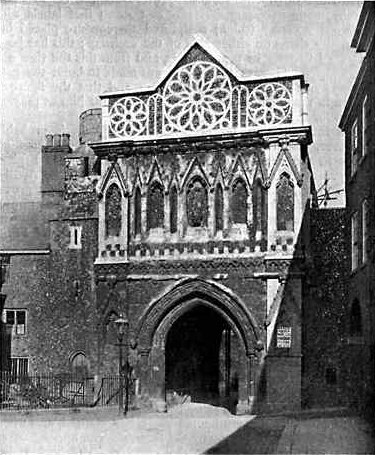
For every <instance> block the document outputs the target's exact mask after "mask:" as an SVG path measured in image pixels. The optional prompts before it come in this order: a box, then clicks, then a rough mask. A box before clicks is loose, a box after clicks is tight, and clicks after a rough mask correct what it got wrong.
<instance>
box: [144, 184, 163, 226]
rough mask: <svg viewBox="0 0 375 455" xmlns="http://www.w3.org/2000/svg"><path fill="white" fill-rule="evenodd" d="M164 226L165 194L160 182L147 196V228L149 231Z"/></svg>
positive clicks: (151, 188)
mask: <svg viewBox="0 0 375 455" xmlns="http://www.w3.org/2000/svg"><path fill="white" fill-rule="evenodd" d="M163 226H164V194H163V187H162V186H161V184H160V183H159V182H154V183H153V184H152V185H151V186H150V188H149V190H148V194H147V227H148V229H154V228H162V227H163Z"/></svg>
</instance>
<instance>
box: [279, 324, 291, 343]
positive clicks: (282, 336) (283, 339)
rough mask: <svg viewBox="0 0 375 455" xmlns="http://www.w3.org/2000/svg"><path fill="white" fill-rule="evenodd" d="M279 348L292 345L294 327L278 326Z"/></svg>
mask: <svg viewBox="0 0 375 455" xmlns="http://www.w3.org/2000/svg"><path fill="white" fill-rule="evenodd" d="M276 346H277V347H278V348H290V347H291V346H292V328H291V327H278V328H277V344H276Z"/></svg>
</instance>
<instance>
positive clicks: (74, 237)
mask: <svg viewBox="0 0 375 455" xmlns="http://www.w3.org/2000/svg"><path fill="white" fill-rule="evenodd" d="M69 229H70V242H69V246H68V247H69V248H70V249H80V248H82V244H81V236H82V226H69Z"/></svg>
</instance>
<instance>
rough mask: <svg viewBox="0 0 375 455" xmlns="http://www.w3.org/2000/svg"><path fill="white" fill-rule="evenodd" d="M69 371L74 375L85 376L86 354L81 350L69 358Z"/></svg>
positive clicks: (87, 371)
mask: <svg viewBox="0 0 375 455" xmlns="http://www.w3.org/2000/svg"><path fill="white" fill-rule="evenodd" d="M70 365H71V371H72V373H73V374H74V375H75V376H81V377H87V376H88V373H89V368H88V362H87V359H86V355H85V354H84V353H83V352H77V353H76V354H74V355H73V356H72V357H71V360H70Z"/></svg>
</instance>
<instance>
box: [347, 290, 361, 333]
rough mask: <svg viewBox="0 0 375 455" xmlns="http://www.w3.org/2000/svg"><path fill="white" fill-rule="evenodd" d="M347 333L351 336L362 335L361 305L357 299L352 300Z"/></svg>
mask: <svg viewBox="0 0 375 455" xmlns="http://www.w3.org/2000/svg"><path fill="white" fill-rule="evenodd" d="M349 333H350V335H351V336H361V335H362V316H361V306H360V304H359V300H358V299H355V300H354V301H353V304H352V307H351V309H350V327H349Z"/></svg>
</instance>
